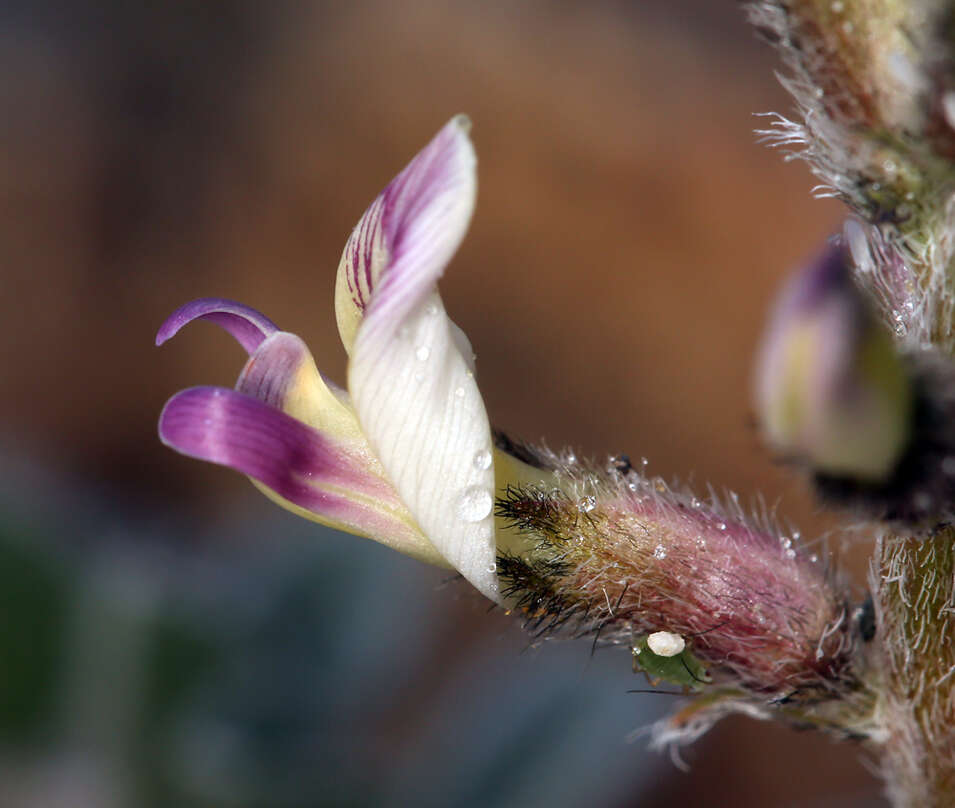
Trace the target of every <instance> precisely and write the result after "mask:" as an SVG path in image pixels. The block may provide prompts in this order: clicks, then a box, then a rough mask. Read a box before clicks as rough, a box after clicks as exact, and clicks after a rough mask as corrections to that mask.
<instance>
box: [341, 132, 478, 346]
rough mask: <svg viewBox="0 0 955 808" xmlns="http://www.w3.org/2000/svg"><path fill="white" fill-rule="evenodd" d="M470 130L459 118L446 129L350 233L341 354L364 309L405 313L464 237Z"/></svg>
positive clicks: (469, 196) (469, 205)
mask: <svg viewBox="0 0 955 808" xmlns="http://www.w3.org/2000/svg"><path fill="white" fill-rule="evenodd" d="M470 126H471V124H470V121H469V120H468V119H467V118H466V117H465V116H463V115H459V116H457V117H456V118H453V119H452V120H451V121H450V122H448V124H447V125H445V126H444V128H442V129H441V131H440V132H438V134H437V135H436V136H435V137H434V139H433V140H432V141H431V142H430V143H429V144H428V145H427V146H425V147H424V149H422V150H421V151H420V152H419V153H418V155H417V156H416V157H415V158H414V159H413V160H412V161H411V162H410V163H409V164H408V166H407V167H406V168H405V169H404V170H403V171H402V172H401V173H400V174H399V175H398V176H397V177H395V178H394V179H393V180H392V181H391V182H390V183H389V184H388V186H387V187H386V188H385V190H384V191H382V192H381V194H379V195H378V197H377V198H376V199H375V201H374V202H372V203H371V205H370V206H369V208H368V210H367V211H365V214H364V216H362V218H361V221H359V223H358V225H357V226H356V227H355V229H354V230H353V231H352V234H351V236H350V237H349V239H348V243H347V244H346V245H345V250H344V252H343V253H342V259H341V263H340V264H339V268H338V278H337V283H336V289H335V314H336V317H337V319H338V328H339V331H340V333H341V337H342V342H343V343H344V345H345V349H346V350H347V351H349V352H351V348H352V344H353V342H354V339H355V334H356V332H357V330H358V325H359V323H361V321H362V318H363V317H364V315H365V312H366V310H368V309H369V307H386V308H389V309H391V311H389V312H388V313H386V316H387V317H389V318H391V319H396V318H401V317H402V316H404V315H405V314H407V312H408V311H409V310H410V309H411V308H412V307H413V306H414V305H415V303H416V302H418V301H420V300H421V299H422V298H423V297H424V296H425V295H426V294H427V292H428V291H429V288H430V287H431V286H433V285H434V284H435V283H436V282H437V280H438V278H440V277H441V275H442V274H443V273H444V269H445V266H446V265H447V263H448V261H450V260H451V256H452V255H454V252H455V251H456V250H457V248H458V246H459V245H460V243H461V240H462V239H463V238H464V234H465V232H466V231H467V227H468V223H469V222H470V219H471V212H472V210H473V208H474V196H475V192H476V185H475V180H474V165H475V158H474V150H473V148H472V146H471V142H470V140H469V139H468V135H467V133H468V130H469V129H470ZM385 289H387V290H388V291H387V294H386V293H385ZM386 301H387V302H386Z"/></svg>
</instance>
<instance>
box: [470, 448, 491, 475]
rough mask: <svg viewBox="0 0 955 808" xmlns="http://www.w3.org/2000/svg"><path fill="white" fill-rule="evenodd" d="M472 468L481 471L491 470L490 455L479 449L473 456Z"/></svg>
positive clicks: (486, 451) (485, 450)
mask: <svg viewBox="0 0 955 808" xmlns="http://www.w3.org/2000/svg"><path fill="white" fill-rule="evenodd" d="M474 468H476V469H480V470H481V471H484V470H485V469H489V468H491V453H490V452H489V451H488V450H487V449H481V450H480V451H478V453H477V454H476V455H474Z"/></svg>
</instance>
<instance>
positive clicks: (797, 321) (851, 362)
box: [756, 242, 913, 482]
mask: <svg viewBox="0 0 955 808" xmlns="http://www.w3.org/2000/svg"><path fill="white" fill-rule="evenodd" d="M756 398H757V409H758V414H759V418H760V421H761V423H762V427H763V430H764V432H765V434H766V437H767V438H768V440H769V442H770V443H771V444H772V446H773V447H774V448H775V449H777V450H778V451H780V452H782V453H783V454H785V455H787V456H791V457H794V458H797V459H799V460H803V461H804V462H806V463H807V464H808V465H809V466H810V467H811V468H812V469H813V470H814V471H815V472H817V473H821V474H826V475H832V476H839V477H847V478H851V479H858V480H862V481H868V482H877V481H880V480H884V479H886V478H887V477H889V476H890V475H891V474H892V472H893V470H894V468H895V466H896V464H897V463H898V461H899V459H900V457H901V456H902V454H903V453H904V451H905V450H906V447H907V446H908V444H909V441H910V437H911V420H912V409H913V407H912V401H913V392H912V382H911V380H910V377H909V374H908V372H907V371H906V368H905V365H904V364H903V360H902V357H901V356H900V355H899V353H898V352H897V351H896V348H895V346H894V345H893V343H892V340H891V338H890V336H889V335H888V333H887V332H886V331H885V330H884V329H883V328H882V327H881V326H880V324H879V323H878V322H877V321H876V319H875V317H873V316H872V314H871V313H870V310H869V307H868V305H867V302H866V300H865V299H864V298H863V296H862V294H861V292H860V291H859V290H858V289H857V288H856V287H855V285H854V284H853V281H852V278H851V276H850V265H849V259H848V255H847V251H846V248H845V247H844V246H843V245H842V243H841V242H838V243H835V244H833V245H831V246H830V247H828V248H827V249H826V251H825V252H824V253H823V254H822V255H821V256H820V257H819V258H817V259H816V260H815V261H814V262H813V263H812V264H810V265H809V266H808V267H807V268H806V269H805V270H803V271H802V272H800V273H799V274H798V275H796V276H795V277H794V278H793V279H792V280H791V281H790V282H789V283H788V285H787V286H786V287H785V289H784V290H783V292H782V294H781V295H780V298H779V301H778V303H777V305H776V308H775V311H774V312H773V315H772V317H771V320H770V323H769V327H768V329H767V331H766V334H765V336H764V338H763V345H762V350H761V352H760V356H759V359H758V364H757V369H756Z"/></svg>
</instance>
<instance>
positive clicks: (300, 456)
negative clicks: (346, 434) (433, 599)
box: [159, 387, 435, 561]
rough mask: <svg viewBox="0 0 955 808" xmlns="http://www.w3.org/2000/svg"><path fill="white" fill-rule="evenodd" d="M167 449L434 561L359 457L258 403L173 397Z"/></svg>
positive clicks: (207, 390)
mask: <svg viewBox="0 0 955 808" xmlns="http://www.w3.org/2000/svg"><path fill="white" fill-rule="evenodd" d="M159 435H160V438H161V439H162V441H163V443H165V444H166V445H167V446H169V447H171V448H172V449H175V450H176V451H177V452H180V453H182V454H184V455H187V456H189V457H194V458H197V459H199V460H206V461H208V462H210V463H217V464H219V465H222V466H227V467H229V468H232V469H235V470H236V471H239V472H241V473H243V474H245V475H247V476H249V477H251V478H253V479H254V480H257V481H258V482H260V483H262V484H263V485H264V486H266V487H267V488H268V489H270V490H271V491H272V492H274V493H275V494H277V495H278V496H279V497H281V498H282V499H284V500H287V501H288V502H289V503H291V504H292V505H295V506H298V507H299V508H301V509H304V510H305V511H308V512H309V513H311V514H314V515H315V516H316V517H317V518H318V520H319V521H322V522H324V523H326V524H331V525H332V526H334V527H338V528H340V529H343V530H347V531H349V532H352V533H358V534H360V535H364V536H369V537H371V538H374V539H377V540H379V541H385V542H387V543H389V544H391V545H392V546H396V547H398V548H399V549H402V550H403V551H404V552H408V553H409V554H411V555H415V556H418V557H421V558H425V559H426V560H432V561H433V560H434V555H435V554H434V550H433V548H431V547H430V545H428V543H427V540H425V539H424V537H423V536H421V534H420V531H418V529H417V526H416V525H415V524H414V520H413V519H412V518H411V517H410V515H409V514H408V512H407V510H406V509H405V507H404V505H403V504H402V503H401V501H400V500H399V499H398V497H397V494H396V493H395V491H394V489H393V488H392V487H391V485H390V484H389V483H388V482H387V481H386V480H384V479H383V478H382V477H380V476H378V475H376V474H375V473H374V472H373V470H372V468H373V463H374V460H373V458H372V459H370V458H368V457H367V456H365V455H363V454H362V452H361V451H357V452H356V451H350V450H349V447H348V446H347V445H345V444H343V443H340V442H339V441H337V440H336V439H335V438H333V437H331V436H328V435H326V434H324V433H322V432H319V431H318V430H316V429H312V428H311V427H309V426H307V425H306V424H303V423H302V422H301V421H297V420H296V419H294V418H292V417H291V416H288V415H286V414H285V413H283V412H280V411H279V410H277V409H275V408H274V407H270V406H269V405H268V404H265V403H263V402H261V401H258V400H257V399H255V398H252V397H250V396H247V395H243V394H241V393H237V392H235V391H233V390H228V389H225V388H220V387H193V388H190V389H188V390H183V391H182V392H180V393H177V394H176V395H175V396H173V397H172V398H171V399H170V400H169V401H168V402H167V403H166V406H165V408H164V409H163V412H162V415H161V416H160V418H159Z"/></svg>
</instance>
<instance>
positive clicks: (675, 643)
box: [647, 631, 686, 657]
mask: <svg viewBox="0 0 955 808" xmlns="http://www.w3.org/2000/svg"><path fill="white" fill-rule="evenodd" d="M647 647H648V648H649V649H650V650H651V651H653V653H654V654H656V655H657V656H664V657H672V656H676V655H677V654H681V653H683V649H684V648H686V642H685V641H684V639H683V638H682V637H681V636H680V635H679V634H674V633H673V632H670V631H654V632H653V634H651V635H650V636H649V637H647Z"/></svg>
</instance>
